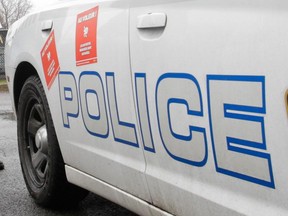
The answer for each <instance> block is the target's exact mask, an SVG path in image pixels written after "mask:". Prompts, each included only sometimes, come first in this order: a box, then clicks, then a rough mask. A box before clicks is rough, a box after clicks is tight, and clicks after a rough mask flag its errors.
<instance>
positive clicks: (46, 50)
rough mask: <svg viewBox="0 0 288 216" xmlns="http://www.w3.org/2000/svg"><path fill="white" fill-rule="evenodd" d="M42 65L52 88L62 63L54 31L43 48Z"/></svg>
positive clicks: (47, 81) (48, 84)
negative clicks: (60, 62) (59, 58)
mask: <svg viewBox="0 0 288 216" xmlns="http://www.w3.org/2000/svg"><path fill="white" fill-rule="evenodd" d="M41 59H42V66H43V70H44V74H45V79H46V84H47V87H48V89H50V87H51V85H52V84H53V82H54V80H55V78H56V76H57V74H58V73H59V71H60V65H59V60H58V55H57V50H56V43H55V36H54V31H52V32H51V33H50V35H49V37H48V39H47V41H46V43H45V45H44V47H43V48H42V50H41Z"/></svg>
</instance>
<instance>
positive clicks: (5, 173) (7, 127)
mask: <svg viewBox="0 0 288 216" xmlns="http://www.w3.org/2000/svg"><path fill="white" fill-rule="evenodd" d="M1 89H2V90H1ZM3 89H4V90H3ZM5 89H6V88H5V87H4V88H3V86H2V88H0V160H1V161H3V162H4V165H5V169H4V170H2V171H0V216H6V215H9V216H10V215H11V216H18V215H19V216H26V215H27V216H28V215H29V216H34V215H35V216H36V215H41V216H42V215H43V216H60V215H64V216H66V215H67V216H68V215H69V216H74V215H75V216H76V215H77V216H78V215H81V216H82V215H83V216H92V215H104V216H110V215H111V216H113V215H115V216H116V215H117V216H124V215H125V216H135V214H134V213H132V212H130V211H128V210H126V209H124V208H122V207H120V206H118V205H116V204H114V203H112V202H110V201H107V200H105V199H104V198H101V197H99V196H97V195H95V194H93V193H90V194H89V195H88V197H87V198H85V199H84V200H83V201H82V202H81V203H80V204H79V205H78V206H74V207H73V208H70V209H62V210H58V211H56V210H48V209H44V208H41V207H39V206H38V205H36V204H35V203H34V201H33V199H32V198H31V197H30V195H29V193H28V191H27V189H26V186H25V183H24V179H23V177H22V172H21V168H20V161H19V157H18V149H17V132H16V121H15V118H14V114H13V111H12V106H11V100H10V96H9V94H8V92H7V91H5ZM3 91H4V92H3Z"/></svg>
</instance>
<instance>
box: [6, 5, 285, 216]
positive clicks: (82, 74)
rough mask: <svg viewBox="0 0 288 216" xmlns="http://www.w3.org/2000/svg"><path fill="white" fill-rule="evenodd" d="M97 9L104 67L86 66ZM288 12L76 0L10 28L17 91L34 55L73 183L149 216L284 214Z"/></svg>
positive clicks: (9, 56) (9, 59) (11, 73)
mask: <svg viewBox="0 0 288 216" xmlns="http://www.w3.org/2000/svg"><path fill="white" fill-rule="evenodd" d="M94 7H98V8H99V11H98V21H97V33H96V35H97V42H96V43H97V62H93V63H89V64H86V65H80V66H79V65H77V64H76V57H75V56H76V52H77V51H76V48H75V43H76V29H77V24H76V23H77V16H78V15H79V14H81V13H83V12H85V11H88V10H89V9H91V8H94ZM287 19H288V3H287V2H286V1H284V0H262V1H260V0H253V1H248V0H216V1H215V0H213V1H212V0H206V1H205V0H187V1H177V0H168V1H167V0H166V1H164V0H154V1H152V0H150V1H140V0H134V1H132V0H111V1H106V0H102V1H101V0H99V1H96V0H87V1H83V0H82V1H67V2H64V3H62V4H57V5H55V6H51V8H48V9H47V10H44V11H41V12H39V13H38V12H34V13H33V14H31V15H29V16H27V17H25V18H23V19H22V20H20V21H18V22H17V23H15V24H14V25H13V26H12V27H11V29H9V33H8V36H7V40H6V73H7V76H8V77H9V80H10V82H9V88H10V92H11V96H12V98H14V95H13V91H14V89H15V88H18V87H17V86H14V77H15V71H16V68H17V67H18V65H19V64H20V63H21V62H29V63H30V64H31V65H33V67H34V68H35V69H36V71H37V73H38V75H39V77H40V79H41V80H42V83H43V85H44V86H45V92H46V95H47V98H48V102H49V105H50V110H51V113H52V117H53V121H54V125H55V128H56V132H57V137H58V140H59V144H60V148H61V152H62V155H63V157H64V161H65V163H66V174H67V178H68V180H69V181H71V182H72V183H74V184H77V185H79V186H81V187H83V188H86V189H89V190H91V191H93V192H95V193H98V194H100V195H101V196H104V197H106V198H108V199H111V200H112V201H114V202H116V203H118V204H120V205H123V206H125V207H126V208H129V209H131V210H132V211H134V212H136V213H138V214H140V215H149V214H150V215H165V214H174V215H287V211H288V208H287V204H286V200H287V194H288V193H287V190H288V189H287V188H288V187H287V183H286V182H287V181H286V179H287V178H288V171H287V169H286V164H288V157H287V156H286V152H288V147H287V145H286V142H287V138H288V137H287V136H288V134H287V133H286V130H287V110H286V107H285V106H286V103H287V101H286V100H287V98H286V96H285V92H286V90H287V88H288V86H287V82H286V77H287V75H286V74H287V71H286V70H287V68H288V66H287V60H286V58H287V56H288V40H287V38H288V37H287V36H288V27H286V26H287V24H286V23H287ZM47 22H48V24H49V22H53V26H52V30H53V31H54V34H55V40H56V47H57V54H58V58H59V64H60V72H59V74H58V75H57V78H56V79H55V80H54V82H52V85H51V87H50V86H49V88H48V86H47V85H46V80H45V75H44V71H43V67H42V61H41V55H40V51H41V50H42V48H43V46H44V44H45V42H46V41H47V38H48V36H49V34H50V32H49V31H42V30H41V28H43V25H44V28H45V30H47V29H46V28H47ZM48 29H49V25H48ZM85 32H86V33H85V34H87V29H86V31H85ZM88 33H89V32H88ZM84 37H85V36H84ZM87 90H88V91H87ZM160 209H161V210H160Z"/></svg>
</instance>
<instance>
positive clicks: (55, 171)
mask: <svg viewBox="0 0 288 216" xmlns="http://www.w3.org/2000/svg"><path fill="white" fill-rule="evenodd" d="M17 135H18V148H19V156H20V162H21V168H22V173H23V176H24V180H25V183H26V186H27V189H28V191H29V193H30V195H31V196H32V197H33V198H34V200H35V202H36V203H37V204H39V205H41V206H44V207H56V208H58V207H63V206H65V207H67V206H73V205H75V204H76V203H78V202H79V201H81V200H82V199H84V198H85V197H86V195H87V194H88V192H87V191H86V190H84V189H82V188H79V187H77V186H75V185H72V184H70V183H68V181H67V179H66V174H65V168H64V161H63V157H62V155H61V152H60V148H59V145H58V140H57V137H56V133H55V129H54V125H53V121H52V117H51V113H50V109H49V106H48V102H47V98H46V96H45V92H44V88H43V86H42V84H41V81H40V79H39V78H38V77H37V76H31V77H29V78H28V79H27V80H26V82H25V84H24V86H23V88H22V90H21V93H20V98H19V103H18V110H17Z"/></svg>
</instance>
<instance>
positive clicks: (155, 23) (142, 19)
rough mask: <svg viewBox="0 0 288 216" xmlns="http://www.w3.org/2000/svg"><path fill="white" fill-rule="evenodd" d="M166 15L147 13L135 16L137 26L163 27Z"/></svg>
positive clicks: (145, 27) (140, 27)
mask: <svg viewBox="0 0 288 216" xmlns="http://www.w3.org/2000/svg"><path fill="white" fill-rule="evenodd" d="M166 22H167V16H166V14H165V13H148V14H143V15H140V16H138V17H137V28H138V29H147V28H164V27H165V26H166Z"/></svg>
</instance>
